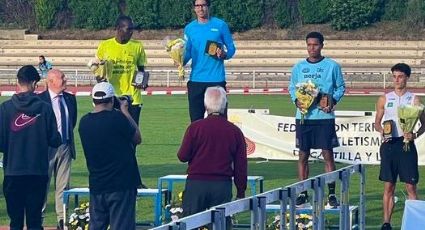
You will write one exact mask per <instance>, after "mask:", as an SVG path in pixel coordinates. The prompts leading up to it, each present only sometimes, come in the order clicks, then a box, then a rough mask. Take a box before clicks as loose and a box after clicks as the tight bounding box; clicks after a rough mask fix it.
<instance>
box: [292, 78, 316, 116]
mask: <svg viewBox="0 0 425 230" xmlns="http://www.w3.org/2000/svg"><path fill="white" fill-rule="evenodd" d="M295 87H296V88H297V91H296V92H295V96H296V97H297V101H298V102H299V104H300V107H299V110H300V112H301V121H300V123H301V124H304V116H305V114H307V113H308V110H309V108H310V107H311V105H312V104H313V102H314V99H315V98H316V97H317V95H318V94H319V90H318V89H317V87H316V85H315V84H314V83H313V82H311V80H308V81H307V82H302V83H298V84H297V85H296V86H295Z"/></svg>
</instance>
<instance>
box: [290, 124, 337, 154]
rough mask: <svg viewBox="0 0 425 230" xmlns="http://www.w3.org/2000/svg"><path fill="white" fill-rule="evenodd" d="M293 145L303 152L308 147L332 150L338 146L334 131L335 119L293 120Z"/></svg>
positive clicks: (308, 148) (306, 150) (308, 149)
mask: <svg viewBox="0 0 425 230" xmlns="http://www.w3.org/2000/svg"><path fill="white" fill-rule="evenodd" d="M295 146H296V147H297V148H298V149H300V150H301V151H303V152H309V151H310V149H323V150H330V151H332V149H333V148H335V147H338V146H339V143H338V137H337V136H336V131H335V119H324V120H304V124H300V120H299V119H297V120H295Z"/></svg>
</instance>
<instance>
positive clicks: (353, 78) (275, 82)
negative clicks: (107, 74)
mask: <svg viewBox="0 0 425 230" xmlns="http://www.w3.org/2000/svg"><path fill="white" fill-rule="evenodd" d="M17 71H18V69H13V68H9V69H0V85H15V84H16V73H17ZM62 71H63V72H64V73H65V75H66V76H67V78H68V84H72V85H74V86H75V87H78V86H80V85H93V84H95V83H96V80H95V77H94V75H93V74H92V73H91V72H90V70H89V69H88V68H87V69H62ZM149 71H150V72H151V79H150V81H151V82H150V85H151V86H161V87H173V86H174V87H176V86H185V82H182V81H179V80H178V77H177V74H178V72H177V69H153V70H149ZM189 73H190V72H189V71H187V75H189ZM226 75H227V79H226V81H227V83H228V85H229V86H230V87H232V86H237V87H240V86H244V87H250V88H253V89H255V88H281V87H287V85H288V84H289V79H290V76H291V72H290V71H288V70H266V69H263V70H261V69H258V70H252V71H247V70H244V69H227V71H226ZM343 75H344V79H345V83H346V86H347V87H350V88H356V87H370V86H371V85H373V86H374V87H379V88H383V89H385V88H386V87H387V85H388V84H389V83H391V81H392V80H391V76H392V75H391V74H390V72H388V71H344V72H343ZM422 75H423V71H422V72H421V71H418V70H415V71H413V72H412V77H411V78H410V81H411V82H415V85H416V83H418V84H417V85H418V87H420V86H421V85H422V86H423V85H425V78H424V77H422Z"/></svg>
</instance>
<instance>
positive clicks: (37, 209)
mask: <svg viewBox="0 0 425 230" xmlns="http://www.w3.org/2000/svg"><path fill="white" fill-rule="evenodd" d="M17 77H18V87H19V90H20V92H19V93H17V94H15V95H13V96H12V99H10V100H7V101H5V102H4V103H3V104H2V105H1V106H0V117H1V118H2V119H1V121H0V151H1V152H3V153H4V162H3V167H4V181H3V192H4V196H5V198H6V208H7V214H8V215H9V218H10V229H23V227H24V218H25V221H26V225H27V229H36V230H40V229H43V228H42V218H41V210H42V207H43V201H44V198H45V195H46V186H47V180H48V176H47V174H48V168H49V159H48V147H53V148H57V147H59V145H60V144H61V137H60V134H59V133H58V129H57V125H56V119H55V114H54V113H53V110H52V107H51V106H49V105H48V104H47V103H46V102H44V101H42V100H41V99H40V98H39V97H38V96H37V95H36V94H35V93H34V90H35V88H36V86H37V82H38V81H39V80H40V75H39V74H38V72H37V70H36V69H35V68H34V67H33V66H32V65H26V66H23V67H22V68H20V69H19V71H18V74H17ZM28 189H30V191H29V190H28Z"/></svg>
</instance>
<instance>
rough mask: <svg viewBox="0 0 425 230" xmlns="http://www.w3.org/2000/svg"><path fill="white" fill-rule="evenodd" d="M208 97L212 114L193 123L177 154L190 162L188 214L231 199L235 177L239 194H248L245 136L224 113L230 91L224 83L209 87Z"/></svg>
mask: <svg viewBox="0 0 425 230" xmlns="http://www.w3.org/2000/svg"><path fill="white" fill-rule="evenodd" d="M204 98H205V99H204V103H205V108H206V111H207V112H208V117H206V118H205V119H202V120H198V121H196V122H192V123H191V124H190V125H189V127H188V128H187V130H186V133H185V135H184V138H183V142H182V145H181V147H180V150H179V151H178V154H177V156H178V158H179V159H180V161H182V162H188V163H189V167H188V170H187V172H188V177H187V181H186V187H185V191H184V194H183V215H184V216H188V215H192V214H195V213H197V212H201V211H204V210H206V209H208V208H210V207H212V206H215V205H219V204H222V203H226V202H229V201H231V199H232V177H233V178H234V183H235V185H236V191H237V193H236V197H237V198H243V197H245V190H246V183H247V156H246V145H245V138H244V136H243V134H242V132H241V130H240V129H239V128H238V127H237V126H235V125H234V124H232V123H231V122H229V121H227V119H226V117H224V111H225V108H226V104H227V99H226V91H224V89H223V88H222V87H220V86H214V87H208V88H207V89H206V91H205V97H204Z"/></svg>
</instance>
